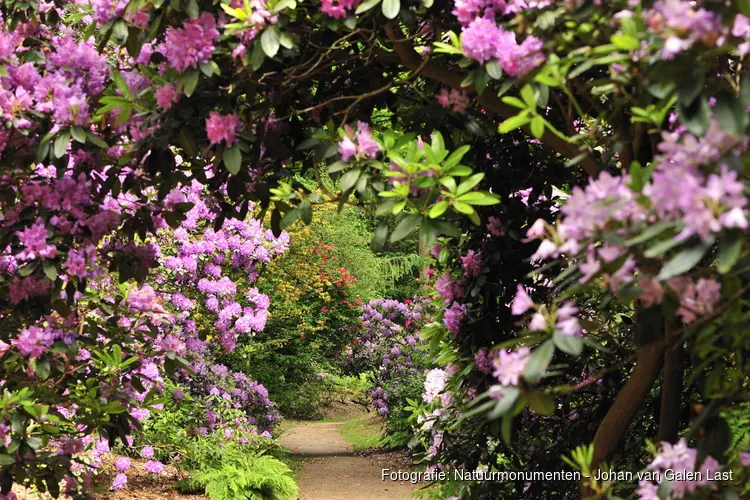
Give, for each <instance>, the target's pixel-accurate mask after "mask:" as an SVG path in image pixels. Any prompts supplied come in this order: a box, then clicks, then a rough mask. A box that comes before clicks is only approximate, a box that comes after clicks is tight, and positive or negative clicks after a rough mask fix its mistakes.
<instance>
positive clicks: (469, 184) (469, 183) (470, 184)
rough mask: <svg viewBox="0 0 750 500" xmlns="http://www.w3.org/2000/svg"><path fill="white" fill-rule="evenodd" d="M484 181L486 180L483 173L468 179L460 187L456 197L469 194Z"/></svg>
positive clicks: (457, 189)
mask: <svg viewBox="0 0 750 500" xmlns="http://www.w3.org/2000/svg"><path fill="white" fill-rule="evenodd" d="M482 179H484V173H482V172H480V173H478V174H474V175H472V176H470V177H468V178H467V179H466V180H465V181H463V182H462V183H461V184H459V185H458V188H456V196H461V195H462V194H464V193H468V192H469V191H471V189H472V188H474V187H475V186H476V185H477V184H479V183H480V182H482Z"/></svg>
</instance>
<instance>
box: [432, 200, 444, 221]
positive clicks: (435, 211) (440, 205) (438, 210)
mask: <svg viewBox="0 0 750 500" xmlns="http://www.w3.org/2000/svg"><path fill="white" fill-rule="evenodd" d="M448 206H449V205H448V202H447V201H445V200H441V201H439V202H437V203H435V204H434V205H433V206H432V208H430V213H429V216H430V219H437V218H438V217H440V216H441V215H443V214H444V213H445V211H446V210H448Z"/></svg>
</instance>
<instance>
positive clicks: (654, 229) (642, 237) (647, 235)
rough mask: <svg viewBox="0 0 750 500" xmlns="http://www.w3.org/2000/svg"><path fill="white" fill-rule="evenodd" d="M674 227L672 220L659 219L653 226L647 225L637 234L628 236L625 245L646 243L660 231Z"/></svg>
mask: <svg viewBox="0 0 750 500" xmlns="http://www.w3.org/2000/svg"><path fill="white" fill-rule="evenodd" d="M673 227H675V222H674V221H661V222H657V223H656V224H654V225H653V226H650V227H647V228H646V229H645V230H644V231H643V232H641V233H640V234H639V235H638V236H634V237H633V238H630V239H629V240H628V241H627V242H626V246H628V247H632V246H634V245H640V244H641V243H646V242H647V241H650V240H652V239H654V238H656V237H657V236H659V235H660V234H661V233H663V232H664V231H666V230H667V229H670V228H673Z"/></svg>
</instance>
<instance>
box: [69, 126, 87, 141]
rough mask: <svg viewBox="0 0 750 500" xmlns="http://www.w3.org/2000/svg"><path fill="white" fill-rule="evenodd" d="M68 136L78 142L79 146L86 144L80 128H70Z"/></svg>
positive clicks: (84, 133)
mask: <svg viewBox="0 0 750 500" xmlns="http://www.w3.org/2000/svg"><path fill="white" fill-rule="evenodd" d="M70 135H72V136H73V139H75V140H76V141H78V142H80V143H81V144H86V131H85V130H83V129H82V128H81V127H71V128H70Z"/></svg>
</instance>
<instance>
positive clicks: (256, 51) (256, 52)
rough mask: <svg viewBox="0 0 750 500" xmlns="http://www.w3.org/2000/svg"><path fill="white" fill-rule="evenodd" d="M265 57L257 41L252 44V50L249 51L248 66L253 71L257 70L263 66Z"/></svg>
mask: <svg viewBox="0 0 750 500" xmlns="http://www.w3.org/2000/svg"><path fill="white" fill-rule="evenodd" d="M265 58H266V53H265V52H264V51H263V47H262V46H261V44H259V43H254V44H253V51H252V52H251V53H250V67H251V68H252V69H253V71H257V70H258V69H259V68H260V67H261V66H263V60H264V59H265Z"/></svg>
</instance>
